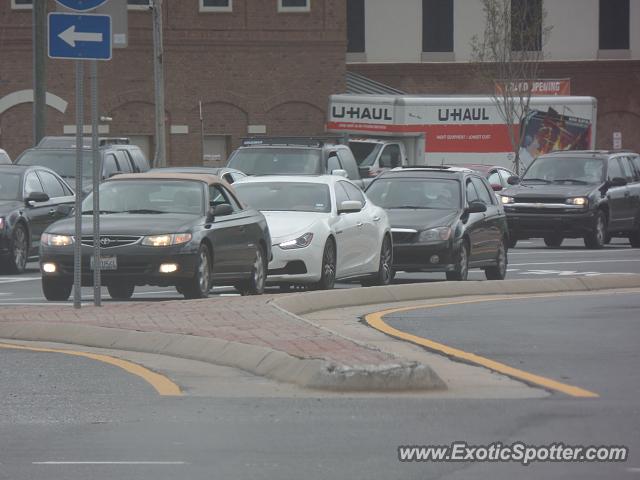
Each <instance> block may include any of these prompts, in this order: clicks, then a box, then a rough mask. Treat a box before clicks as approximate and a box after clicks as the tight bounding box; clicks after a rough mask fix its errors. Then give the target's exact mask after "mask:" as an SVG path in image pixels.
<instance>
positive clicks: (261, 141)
mask: <svg viewBox="0 0 640 480" xmlns="http://www.w3.org/2000/svg"><path fill="white" fill-rule="evenodd" d="M241 142H242V143H241V144H242V146H243V147H252V146H256V145H265V146H301V147H318V148H319V147H323V146H324V145H336V144H345V143H346V142H347V137H346V136H344V135H335V136H323V137H245V138H242V139H241Z"/></svg>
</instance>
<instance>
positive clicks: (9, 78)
mask: <svg viewBox="0 0 640 480" xmlns="http://www.w3.org/2000/svg"><path fill="white" fill-rule="evenodd" d="M10 3H11V2H9V1H8V0H7V1H3V2H0V65H1V66H2V67H1V68H0V99H1V98H3V97H4V96H5V95H7V94H10V93H12V92H15V91H17V90H23V89H30V88H32V86H33V85H32V51H31V35H32V33H31V11H30V10H12V9H11V7H10ZM163 5H164V12H163V13H164V22H163V24H164V46H165V57H164V65H165V84H166V121H167V157H168V160H169V162H170V163H171V164H176V165H197V164H201V162H202V146H201V145H202V142H201V124H200V118H199V107H198V104H199V102H202V105H203V109H202V110H203V117H204V119H203V120H204V121H203V123H204V131H205V134H207V135H210V134H220V135H228V136H230V143H231V147H235V146H237V145H238V144H239V142H240V138H241V137H244V136H247V135H248V127H249V126H250V125H264V126H266V133H267V134H278V133H286V134H289V135H311V134H318V133H321V132H323V131H324V119H325V116H326V113H325V110H326V105H327V98H328V96H329V95H330V94H332V93H335V92H341V91H344V88H345V71H346V66H345V50H346V18H345V12H346V10H345V4H344V0H312V1H311V11H310V12H308V13H279V12H278V11H277V0H264V1H262V0H261V1H259V2H257V1H249V0H245V1H241V0H235V1H234V2H233V9H234V11H233V12H231V13H219V12H218V13H211V12H206V13H205V12H199V11H198V2H197V1H195V0H193V1H189V2H186V1H184V0H165V1H164V2H163ZM48 9H49V11H54V10H55V9H56V6H55V3H54V1H53V0H49V4H48ZM152 51H153V49H152V31H151V14H150V12H149V11H144V10H143V11H136V10H132V11H130V12H129V47H128V48H127V49H123V50H114V54H113V59H112V60H111V61H109V62H101V63H100V64H99V76H100V92H99V98H100V110H101V114H103V115H108V116H111V117H112V118H113V121H112V123H111V124H110V126H109V128H110V135H113V136H119V135H126V134H131V135H145V136H153V135H154V132H155V114H154V82H153V56H152ZM87 88H88V83H87ZM47 91H49V92H51V93H54V94H56V95H58V96H60V97H62V98H63V99H64V100H66V101H67V102H68V103H69V105H68V108H67V110H66V112H65V113H64V114H61V113H58V112H57V111H55V110H54V109H52V108H47V134H48V135H61V134H62V133H63V127H64V125H72V124H75V103H74V99H75V89H74V64H73V62H72V61H68V60H48V61H47ZM88 108H89V99H88V91H87V99H86V103H85V109H86V112H87V118H86V120H85V124H88V123H90V118H89V116H88V112H89V110H88ZM31 109H32V104H30V103H29V104H21V105H18V106H15V107H13V108H10V109H9V110H7V111H6V112H4V113H3V114H0V128H2V130H1V131H0V148H5V149H6V150H7V151H8V152H9V153H10V155H11V156H12V158H15V157H16V156H17V155H18V154H19V153H20V152H22V151H23V150H24V149H25V148H28V147H30V146H31V145H32V126H31V125H32V122H31V120H32V114H31ZM171 125H179V126H187V127H188V133H178V134H171V133H169V132H170V126H171ZM181 131H183V130H181Z"/></svg>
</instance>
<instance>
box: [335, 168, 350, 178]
mask: <svg viewBox="0 0 640 480" xmlns="http://www.w3.org/2000/svg"><path fill="white" fill-rule="evenodd" d="M331 175H338V176H339V177H344V178H348V177H349V174H347V171H346V170H338V169H336V170H331Z"/></svg>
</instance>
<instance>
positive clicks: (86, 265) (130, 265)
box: [40, 245, 198, 287]
mask: <svg viewBox="0 0 640 480" xmlns="http://www.w3.org/2000/svg"><path fill="white" fill-rule="evenodd" d="M100 254H101V256H102V257H108V256H109V257H110V256H115V257H116V262H117V268H116V269H115V270H105V269H102V270H101V283H102V284H103V285H109V284H117V283H122V282H127V283H133V284H135V285H155V286H162V287H168V286H175V285H178V284H180V283H181V282H183V281H185V280H189V279H192V278H193V277H194V276H195V273H196V269H197V263H198V250H197V249H192V248H186V247H157V248H156V247H144V246H140V245H133V246H127V247H118V248H114V249H104V250H101V253H100ZM92 256H93V249H91V248H89V247H83V248H82V285H83V286H91V285H93V270H92V269H91V258H92ZM73 258H74V257H73V247H62V248H52V247H41V252H40V266H41V271H42V275H43V277H47V278H59V279H61V280H65V281H73V273H74V272H73V268H74V263H73ZM49 263H53V264H55V272H53V273H47V272H45V271H44V270H43V268H42V266H43V265H44V264H49ZM163 264H175V265H176V267H177V269H176V271H175V272H171V273H162V272H161V271H160V266H161V265H163Z"/></svg>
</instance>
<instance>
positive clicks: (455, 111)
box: [438, 107, 489, 122]
mask: <svg viewBox="0 0 640 480" xmlns="http://www.w3.org/2000/svg"><path fill="white" fill-rule="evenodd" d="M438 120H439V121H441V122H478V121H480V120H489V115H487V109H486V108H484V107H479V108H439V109H438Z"/></svg>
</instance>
